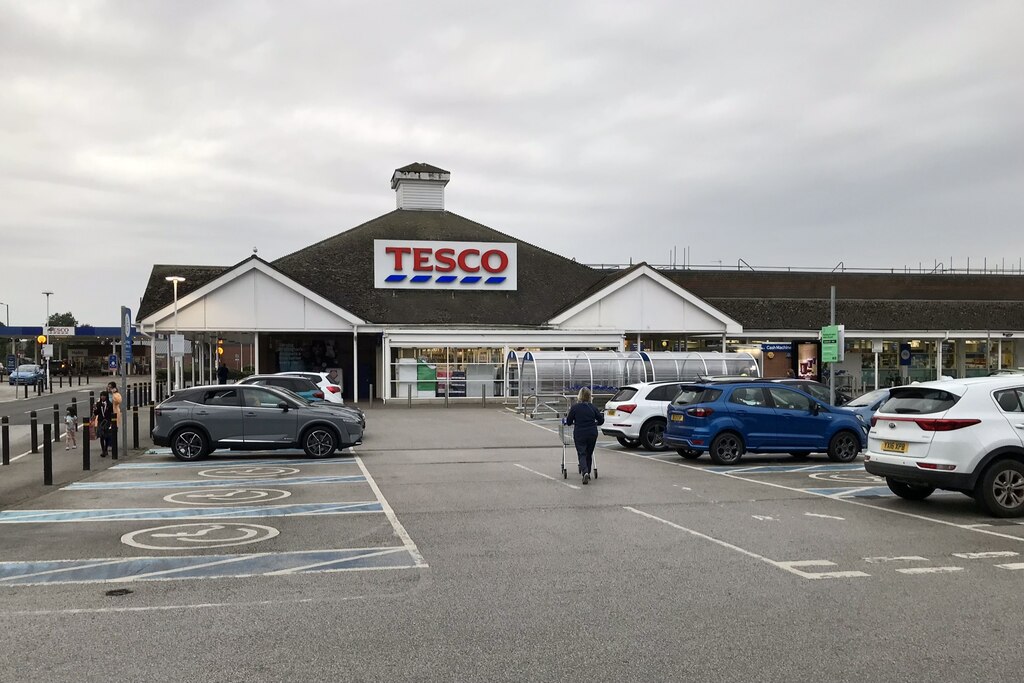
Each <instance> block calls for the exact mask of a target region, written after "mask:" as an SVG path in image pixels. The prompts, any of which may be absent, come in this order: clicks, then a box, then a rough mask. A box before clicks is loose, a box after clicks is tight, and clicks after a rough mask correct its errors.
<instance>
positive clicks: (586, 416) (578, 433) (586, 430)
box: [565, 403, 604, 438]
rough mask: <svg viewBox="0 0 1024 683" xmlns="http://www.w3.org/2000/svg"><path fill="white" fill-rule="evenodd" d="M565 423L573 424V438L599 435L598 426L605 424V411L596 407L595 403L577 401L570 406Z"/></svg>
mask: <svg viewBox="0 0 1024 683" xmlns="http://www.w3.org/2000/svg"><path fill="white" fill-rule="evenodd" d="M565 424H567V425H573V429H572V435H573V438H579V437H583V436H597V426H598V425H603V424H604V411H601V410H598V409H597V408H595V407H594V404H593V403H576V404H574V405H573V407H572V408H569V414H568V415H566V416H565Z"/></svg>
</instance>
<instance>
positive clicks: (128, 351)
mask: <svg viewBox="0 0 1024 683" xmlns="http://www.w3.org/2000/svg"><path fill="white" fill-rule="evenodd" d="M133 359H134V356H133V355H132V345H131V340H128V343H127V344H125V345H124V362H125V363H126V364H131V362H132V360H133Z"/></svg>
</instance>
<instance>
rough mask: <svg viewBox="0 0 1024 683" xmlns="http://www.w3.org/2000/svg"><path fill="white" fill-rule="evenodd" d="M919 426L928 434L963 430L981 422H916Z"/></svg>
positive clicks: (972, 420) (970, 420)
mask: <svg viewBox="0 0 1024 683" xmlns="http://www.w3.org/2000/svg"><path fill="white" fill-rule="evenodd" d="M914 422H916V423H917V426H918V427H920V428H921V429H923V430H924V431H926V432H951V431H953V430H955V429H963V428H964V427H970V426H971V425H976V424H978V423H980V422H981V420H975V419H965V420H914Z"/></svg>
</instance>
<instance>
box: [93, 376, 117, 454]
mask: <svg viewBox="0 0 1024 683" xmlns="http://www.w3.org/2000/svg"><path fill="white" fill-rule="evenodd" d="M92 416H93V417H92V424H93V429H94V430H95V433H96V434H98V435H99V437H100V457H101V458H105V457H107V449H108V448H110V446H111V442H112V441H113V430H112V429H111V423H112V421H113V419H114V404H113V403H111V402H110V396H109V395H108V394H107V392H105V391H101V392H100V400H99V401H97V402H96V406H95V407H94V408H93V410H92Z"/></svg>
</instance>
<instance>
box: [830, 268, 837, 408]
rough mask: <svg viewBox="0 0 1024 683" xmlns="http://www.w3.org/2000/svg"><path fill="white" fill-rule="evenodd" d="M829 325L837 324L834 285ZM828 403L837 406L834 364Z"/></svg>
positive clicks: (831, 368) (833, 365) (831, 372)
mask: <svg viewBox="0 0 1024 683" xmlns="http://www.w3.org/2000/svg"><path fill="white" fill-rule="evenodd" d="M828 324H829V325H831V326H835V324H836V286H835V285H832V288H831V294H830V295H829V321H828ZM828 402H829V403H830V404H832V405H835V404H836V368H835V364H834V363H833V364H832V365H831V366H830V367H829V369H828Z"/></svg>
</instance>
